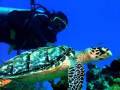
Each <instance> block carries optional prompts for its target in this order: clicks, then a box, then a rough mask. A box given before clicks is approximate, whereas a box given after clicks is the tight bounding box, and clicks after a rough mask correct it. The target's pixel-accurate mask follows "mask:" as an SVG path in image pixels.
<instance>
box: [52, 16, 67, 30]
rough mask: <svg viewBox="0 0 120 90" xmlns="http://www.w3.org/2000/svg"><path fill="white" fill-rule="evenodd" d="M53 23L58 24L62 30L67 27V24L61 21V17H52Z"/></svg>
mask: <svg viewBox="0 0 120 90" xmlns="http://www.w3.org/2000/svg"><path fill="white" fill-rule="evenodd" d="M53 23H54V24H55V25H56V26H59V29H61V30H63V29H66V28H67V24H66V22H65V21H63V20H62V19H61V18H59V17H55V18H54V19H53Z"/></svg>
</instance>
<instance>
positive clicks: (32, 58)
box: [0, 46, 75, 78]
mask: <svg viewBox="0 0 120 90" xmlns="http://www.w3.org/2000/svg"><path fill="white" fill-rule="evenodd" d="M74 55H75V51H74V50H73V49H72V48H71V47H67V46H59V47H53V48H52V47H42V48H38V49H34V50H30V51H26V52H24V53H22V54H20V55H18V56H16V57H14V58H12V59H10V60H9V61H7V62H5V63H4V64H3V65H1V66H0V74H1V76H0V78H4V77H15V76H17V77H19V76H21V75H25V74H30V73H31V72H37V71H41V72H44V70H46V69H47V70H48V69H50V68H54V67H57V66H59V65H60V64H62V62H63V61H64V60H66V59H67V58H70V57H73V56H74Z"/></svg>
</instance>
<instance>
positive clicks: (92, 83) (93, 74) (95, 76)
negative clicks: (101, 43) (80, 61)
mask: <svg viewBox="0 0 120 90" xmlns="http://www.w3.org/2000/svg"><path fill="white" fill-rule="evenodd" d="M87 66H88V68H89V71H87V73H86V81H87V88H86V90H109V89H110V87H111V86H112V85H113V84H114V79H115V78H120V75H119V72H115V71H113V70H111V68H110V67H108V66H104V67H103V68H101V69H100V68H99V67H98V66H96V65H94V64H91V63H90V64H87ZM116 90H117V89H116ZM119 90H120V89H119Z"/></svg>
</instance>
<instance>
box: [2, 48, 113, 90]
mask: <svg viewBox="0 0 120 90" xmlns="http://www.w3.org/2000/svg"><path fill="white" fill-rule="evenodd" d="M111 55H112V53H111V51H110V50H109V49H108V48H105V47H91V48H87V49H86V50H83V51H75V50H74V49H73V48H71V47H68V46H56V47H42V48H38V49H33V50H30V51H26V52H23V53H21V54H20V55H17V56H15V57H13V58H11V59H10V60H8V61H6V62H4V64H3V65H1V66H0V87H2V86H4V85H6V84H8V83H10V82H14V83H17V82H20V83H35V82H43V81H48V80H52V79H55V78H59V77H63V76H68V83H69V88H68V89H69V90H80V89H81V88H82V84H83V79H84V74H85V70H84V67H83V64H87V63H90V62H97V61H101V60H103V59H108V58H109V57H110V56H111Z"/></svg>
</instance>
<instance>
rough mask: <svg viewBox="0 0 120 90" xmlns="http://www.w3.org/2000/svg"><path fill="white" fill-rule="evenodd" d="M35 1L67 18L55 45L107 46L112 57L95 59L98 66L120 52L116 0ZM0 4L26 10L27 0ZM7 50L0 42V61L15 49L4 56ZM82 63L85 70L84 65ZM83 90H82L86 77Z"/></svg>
mask: <svg viewBox="0 0 120 90" xmlns="http://www.w3.org/2000/svg"><path fill="white" fill-rule="evenodd" d="M35 2H36V3H39V4H41V5H43V6H45V7H46V8H47V9H48V10H51V9H53V10H55V11H62V12H63V13H65V14H66V15H67V17H68V20H69V23H68V27H67V29H66V30H64V31H62V32H60V33H59V34H58V35H57V39H58V41H57V42H56V43H55V45H56V46H57V45H67V46H70V47H73V48H74V49H75V50H84V49H86V48H88V47H94V46H104V47H107V48H109V49H110V50H111V51H112V53H113V56H112V57H111V58H110V59H107V60H104V61H101V62H96V63H95V64H97V65H98V66H99V67H100V68H101V67H103V66H104V65H110V63H111V62H112V60H113V59H114V58H117V56H116V55H120V0H35ZM0 7H12V8H22V9H30V0H0ZM98 43H103V44H101V45H98ZM8 49H9V45H7V44H5V43H0V60H5V61H6V60H8V59H10V58H12V57H14V56H16V51H12V52H11V54H10V55H7V51H8ZM0 64H2V61H0ZM84 66H85V70H86V71H87V70H88V69H87V65H84ZM44 86H45V87H47V88H48V90H52V88H51V87H50V84H49V83H48V82H45V83H44ZM83 90H86V79H84V84H83Z"/></svg>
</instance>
